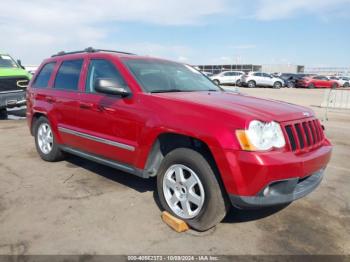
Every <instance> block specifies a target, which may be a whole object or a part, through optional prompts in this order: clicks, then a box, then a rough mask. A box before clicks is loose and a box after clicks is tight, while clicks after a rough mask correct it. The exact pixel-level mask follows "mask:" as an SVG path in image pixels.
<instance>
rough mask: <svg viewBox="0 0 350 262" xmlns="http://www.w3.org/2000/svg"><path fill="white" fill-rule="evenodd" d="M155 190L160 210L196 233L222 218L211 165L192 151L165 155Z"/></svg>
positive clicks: (221, 201)
mask: <svg viewBox="0 0 350 262" xmlns="http://www.w3.org/2000/svg"><path fill="white" fill-rule="evenodd" d="M157 189H158V196H159V200H160V203H161V205H162V207H163V208H164V209H165V210H166V211H168V212H170V213H171V214H172V215H174V216H176V217H178V218H180V219H182V220H184V221H186V222H187V223H188V224H189V225H190V226H191V227H192V228H193V229H196V230H198V231H205V230H208V229H210V228H212V227H214V226H215V225H216V224H218V223H220V221H221V220H222V219H223V218H224V217H225V215H226V212H227V207H228V205H227V204H226V202H225V197H224V193H223V192H222V190H221V187H220V185H219V182H218V180H217V178H216V176H215V174H214V172H213V170H212V168H211V166H210V165H209V164H208V162H207V161H206V160H205V158H204V157H203V156H202V155H201V154H200V153H198V152H197V151H194V150H192V149H188V148H178V149H175V150H173V151H171V152H170V153H168V154H167V155H166V156H165V158H164V160H163V162H162V164H161V166H160V168H159V170H158V177H157Z"/></svg>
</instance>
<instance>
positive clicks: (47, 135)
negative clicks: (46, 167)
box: [37, 123, 53, 155]
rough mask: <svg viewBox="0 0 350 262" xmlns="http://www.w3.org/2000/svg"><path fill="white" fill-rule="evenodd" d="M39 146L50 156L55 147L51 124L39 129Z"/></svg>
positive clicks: (44, 124) (43, 125)
mask: <svg viewBox="0 0 350 262" xmlns="http://www.w3.org/2000/svg"><path fill="white" fill-rule="evenodd" d="M37 136H38V145H39V148H40V150H41V152H43V153H44V154H46V155H47V154H49V153H50V152H51V150H52V147H53V135H52V130H51V127H50V125H49V124H47V123H42V124H41V125H40V126H39V128H38V134H37Z"/></svg>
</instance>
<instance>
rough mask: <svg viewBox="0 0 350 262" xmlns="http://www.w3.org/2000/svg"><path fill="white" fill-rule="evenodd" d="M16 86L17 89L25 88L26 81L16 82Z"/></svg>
mask: <svg viewBox="0 0 350 262" xmlns="http://www.w3.org/2000/svg"><path fill="white" fill-rule="evenodd" d="M16 85H17V86H18V87H19V88H26V87H27V86H28V80H18V81H17V82H16Z"/></svg>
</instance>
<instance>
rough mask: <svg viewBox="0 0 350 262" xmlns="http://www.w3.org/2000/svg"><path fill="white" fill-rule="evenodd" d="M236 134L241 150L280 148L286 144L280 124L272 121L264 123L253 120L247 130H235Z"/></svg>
mask: <svg viewBox="0 0 350 262" xmlns="http://www.w3.org/2000/svg"><path fill="white" fill-rule="evenodd" d="M236 135H237V138H238V141H239V143H240V145H241V147H242V149H243V150H249V151H255V150H261V151H262V150H269V149H271V148H273V147H276V148H282V147H284V146H285V144H286V142H285V140H284V136H283V133H282V129H281V126H280V125H279V124H278V123H276V122H274V121H272V122H269V123H264V122H261V121H257V120H253V121H251V122H250V123H249V127H248V129H247V130H237V131H236Z"/></svg>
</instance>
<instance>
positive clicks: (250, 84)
mask: <svg viewBox="0 0 350 262" xmlns="http://www.w3.org/2000/svg"><path fill="white" fill-rule="evenodd" d="M248 87H249V88H254V87H256V83H255V81H253V80H250V81H248Z"/></svg>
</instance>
